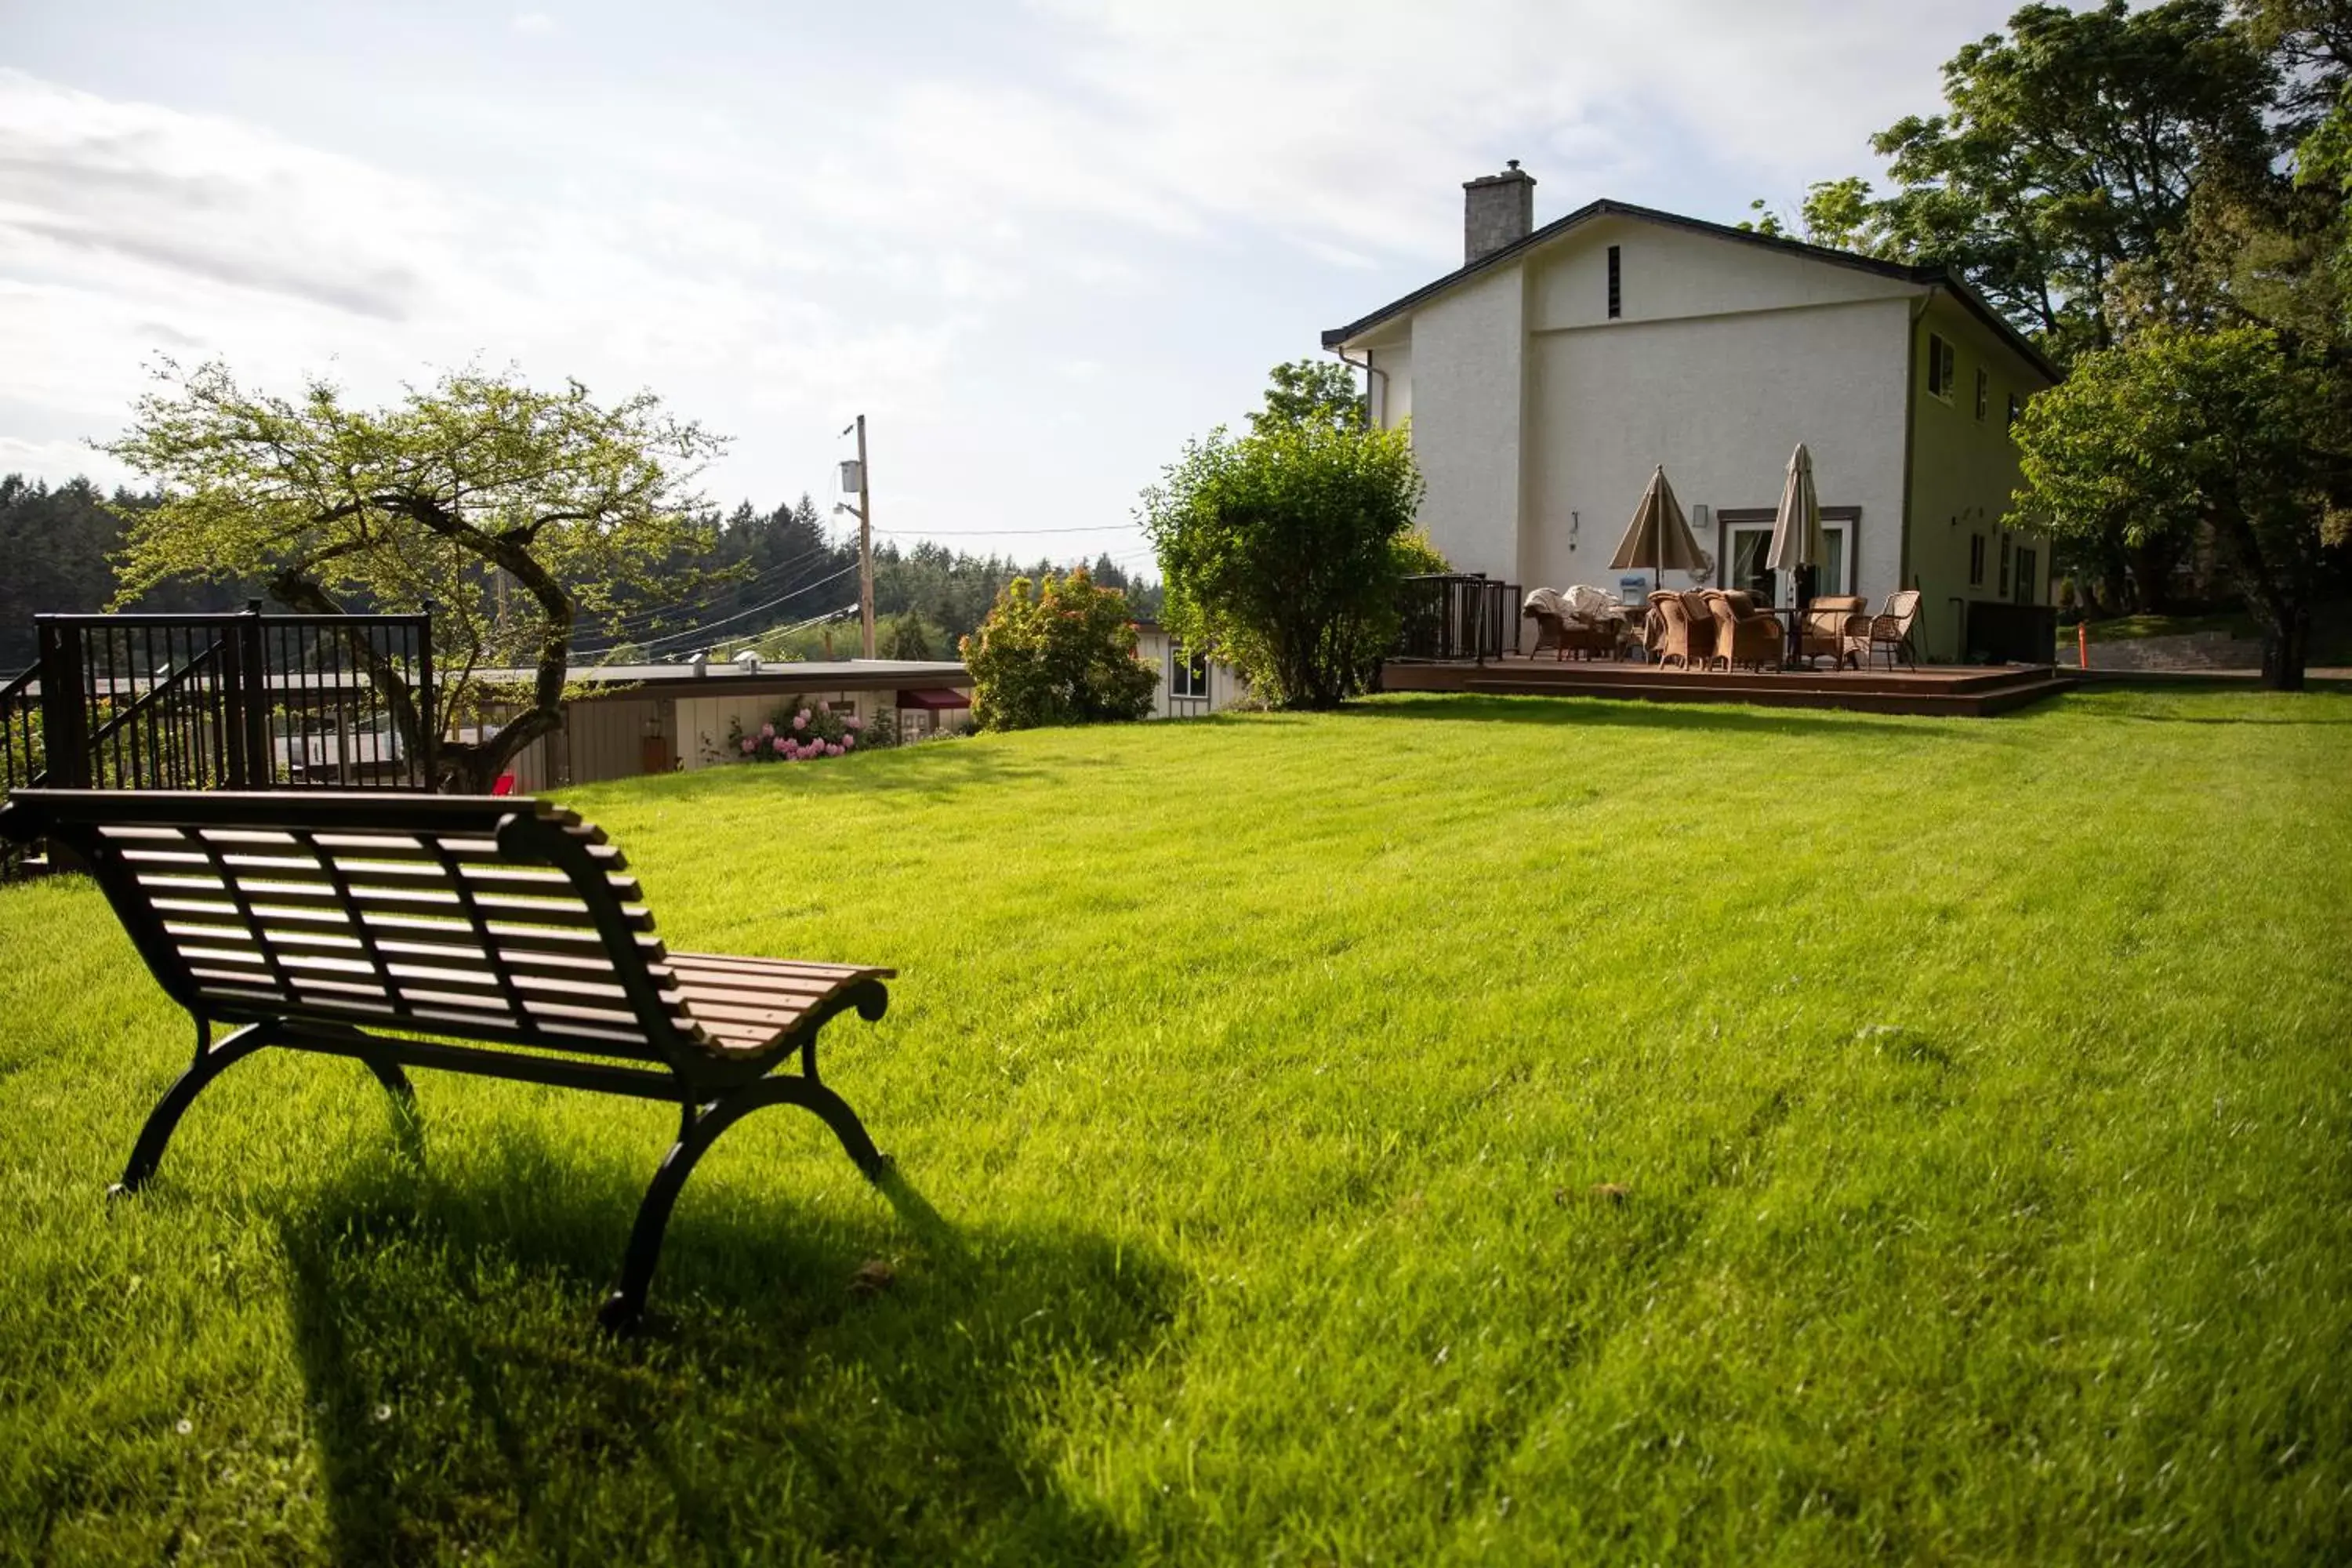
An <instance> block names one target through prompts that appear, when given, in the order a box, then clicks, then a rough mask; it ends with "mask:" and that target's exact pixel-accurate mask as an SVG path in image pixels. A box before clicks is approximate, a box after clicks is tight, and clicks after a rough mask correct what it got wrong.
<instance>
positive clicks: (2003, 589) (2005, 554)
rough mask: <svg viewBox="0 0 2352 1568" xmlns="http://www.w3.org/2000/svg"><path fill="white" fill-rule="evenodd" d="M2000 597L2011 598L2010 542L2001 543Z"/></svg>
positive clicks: (2004, 540)
mask: <svg viewBox="0 0 2352 1568" xmlns="http://www.w3.org/2000/svg"><path fill="white" fill-rule="evenodd" d="M2000 596H2001V597H2002V598H2004V599H2006V598H2008V597H2009V541H2008V540H2006V539H2003V540H2002V541H2001V542H2000Z"/></svg>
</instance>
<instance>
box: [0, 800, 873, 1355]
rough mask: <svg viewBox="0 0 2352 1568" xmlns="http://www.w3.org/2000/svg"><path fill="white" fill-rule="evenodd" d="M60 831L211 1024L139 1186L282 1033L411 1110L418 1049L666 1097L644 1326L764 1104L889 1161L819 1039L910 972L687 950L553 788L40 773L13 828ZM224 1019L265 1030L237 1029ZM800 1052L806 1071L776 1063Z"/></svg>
mask: <svg viewBox="0 0 2352 1568" xmlns="http://www.w3.org/2000/svg"><path fill="white" fill-rule="evenodd" d="M40 837H47V839H48V840H49V841H50V842H51V843H52V844H57V845H62V846H63V847H66V848H67V849H68V850H69V851H70V852H71V853H72V855H73V856H74V857H75V858H77V860H78V861H79V864H80V865H82V866H84V867H86V868H89V872H90V874H91V875H92V876H93V877H95V878H96V879H97V881H98V884H99V886H100V889H103V890H104V892H105V894H106V897H107V899H108V900H109V901H110V903H111V904H112V905H113V907H114V912H115V914H116V916H117V917H118V918H120V919H121V922H122V925H123V929H124V930H125V931H128V932H129V933H130V936H131V942H133V943H134V944H135V945H136V946H137V948H138V950H139V952H140V955H141V957H142V958H143V959H145V960H146V963H147V967H148V969H149V970H150V971H151V972H152V973H153V974H154V976H155V978H156V980H157V982H158V983H159V984H162V986H163V989H164V991H165V992H166V993H168V994H170V995H171V997H172V999H173V1001H174V1002H177V1003H178V1004H179V1005H182V1006H183V1007H185V1008H186V1009H187V1010H188V1012H189V1014H190V1015H191V1016H193V1017H194V1019H195V1024H196V1055H195V1060H194V1063H193V1064H192V1065H191V1066H190V1067H189V1068H188V1070H187V1071H186V1072H185V1073H184V1074H182V1075H181V1077H180V1079H179V1081H178V1082H176V1083H174V1084H173V1086H172V1087H171V1089H169V1090H168V1091H166V1093H165V1094H164V1096H163V1100H161V1101H160V1102H159V1103H158V1104H157V1105H156V1107H155V1109H154V1110H153V1112H152V1113H151V1114H150V1115H149V1117H148V1119H147V1124H146V1126H145V1127H144V1128H143V1129H142V1131H140V1134H139V1141H138V1143H137V1144H136V1145H135V1146H134V1147H133V1149H132V1151H131V1160H130V1163H129V1164H128V1165H127V1166H126V1167H125V1168H124V1170H123V1173H122V1180H121V1182H120V1183H119V1184H117V1185H116V1186H115V1188H114V1189H113V1191H114V1192H115V1193H117V1194H125V1193H131V1192H135V1191H136V1190H137V1189H138V1188H139V1187H140V1186H141V1185H142V1184H144V1183H145V1182H146V1181H147V1180H148V1178H149V1177H151V1176H152V1175H153V1174H154V1173H155V1168H156V1165H157V1164H158V1163H159V1162H160V1161H161V1160H162V1159H163V1150H164V1146H165V1145H166V1144H167V1143H169V1142H170V1141H171V1137H172V1131H173V1128H175V1127H176V1126H178V1124H179V1121H180V1118H181V1116H182V1115H183V1114H184V1113H185V1111H186V1110H187V1109H188V1106H189V1105H190V1103H191V1102H193V1101H194V1100H195V1098H196V1096H197V1095H198V1094H199V1093H201V1092H202V1091H203V1089H204V1088H205V1085H207V1084H209V1083H210V1082H211V1081H212V1080H213V1079H215V1078H217V1077H218V1076H220V1074H221V1073H222V1072H223V1071H224V1070H225V1069H226V1068H228V1067H230V1066H232V1065H233V1064H235V1063H236V1062H237V1061H239V1060H241V1059H243V1058H246V1057H248V1056H251V1055H252V1054H253V1053H254V1052H256V1051H258V1050H261V1049H264V1048H265V1047H273V1046H275V1047H284V1048H286V1049H289V1050H301V1051H319V1052H324V1053H326V1054H329V1055H332V1056H344V1057H352V1058H357V1059H358V1060H359V1061H361V1062H362V1063H363V1064H365V1065H366V1067H367V1068H368V1069H369V1070H370V1071H371V1072H373V1074H374V1075H375V1077H376V1078H377V1079H378V1080H380V1081H381V1082H382V1083H383V1086H384V1088H385V1089H389V1090H390V1091H391V1092H392V1093H393V1094H394V1095H395V1096H396V1097H398V1098H399V1099H400V1100H401V1101H402V1102H404V1105H413V1103H414V1090H413V1089H411V1087H410V1085H409V1082H408V1078H407V1075H406V1074H405V1073H404V1071H403V1070H402V1069H403V1068H411V1067H415V1068H443V1069H446V1070H449V1071H454V1072H465V1073H476V1074H480V1075H484V1076H488V1077H491V1078H503V1079H520V1080H522V1081H524V1082H528V1083H541V1084H551V1085H555V1086H557V1087H560V1088H565V1089H587V1090H590V1091H593V1092H595V1093H600V1094H617V1095H626V1096H631V1097H634V1098H636V1099H640V1100H663V1101H667V1102H669V1103H672V1104H675V1105H677V1107H678V1113H679V1122H678V1134H677V1142H675V1143H673V1144H672V1145H671V1146H670V1150H669V1152H668V1154H667V1156H666V1157H665V1158H664V1159H663V1160H662V1163H661V1165H660V1167H659V1169H657V1170H656V1172H655V1173H654V1178H653V1182H652V1184H651V1185H649V1186H648V1187H647V1188H646V1194H645V1198H644V1201H643V1202H642V1203H641V1204H640V1205H639V1206H638V1209H637V1217H636V1223H635V1227H634V1228H633V1229H632V1230H631V1232H630V1236H629V1244H628V1250H627V1252H626V1254H625V1256H624V1258H623V1262H622V1268H621V1278H620V1282H619V1284H618V1285H617V1286H616V1287H615V1288H614V1290H613V1292H612V1294H611V1296H610V1297H609V1298H608V1299H607V1300H605V1302H604V1307H603V1309H602V1310H601V1311H600V1312H599V1314H598V1316H599V1317H600V1319H601V1320H602V1321H603V1322H604V1325H605V1326H606V1327H607V1328H610V1329H613V1330H614V1331H623V1332H625V1331H630V1330H633V1329H635V1327H636V1326H637V1325H638V1323H639V1322H640V1321H641V1319H642V1317H643V1315H644V1311H645V1304H646V1291H647V1289H648V1288H649V1287H650V1286H651V1284H652V1281H653V1276H654V1269H655V1267H656V1264H657V1263H658V1262H659V1261H660V1258H661V1247H662V1237H663V1235H664V1232H665V1231H666V1229H667V1226H668V1224H669V1216H670V1211H671V1209H672V1208H673V1207H674V1206H675V1205H676V1204H677V1195H678V1193H679V1191H680V1190H681V1189H682V1188H683V1187H684V1186H685V1185H686V1181H687V1177H688V1175H689V1174H690V1173H692V1172H693V1170H694V1166H695V1163H696V1162H697V1161H698V1160H699V1159H701V1157H702V1155H703V1154H704V1152H706V1151H708V1150H709V1147H710V1146H711V1144H712V1143H713V1142H716V1141H717V1140H718V1138H719V1134H720V1133H722V1132H724V1131H726V1130H727V1129H728V1128H729V1127H730V1126H731V1125H732V1124H733V1123H734V1122H735V1121H738V1120H740V1118H742V1117H743V1116H745V1115H747V1114H749V1113H750V1112H751V1111H754V1110H760V1109H761V1108H762V1107H764V1106H770V1105H797V1106H800V1107H801V1108H803V1110H810V1111H813V1112H814V1113H815V1114H816V1115H817V1116H818V1117H819V1118H821V1119H822V1120H823V1121H824V1123H825V1125H826V1126H827V1127H829V1128H831V1129H832V1130H833V1132H834V1135H835V1137H837V1138H838V1139H839V1140H840V1141H841V1144H842V1147H843V1148H844V1149H845V1150H846V1151H847V1152H848V1153H849V1157H850V1158H851V1159H852V1160H853V1161H855V1162H856V1164H857V1167H858V1169H859V1170H860V1171H862V1172H864V1173H866V1176H867V1177H868V1178H869V1179H878V1178H879V1177H880V1175H881V1173H883V1172H884V1171H885V1170H886V1169H887V1159H886V1158H885V1156H884V1155H883V1154H882V1153H881V1152H879V1151H877V1149H876V1148H875V1147H874V1141H873V1140H872V1139H871V1138H869V1137H868V1136H867V1135H866V1128H865V1126H864V1124H863V1123H861V1122H860V1121H858V1119H857V1115H856V1112H855V1111H853V1110H850V1108H849V1105H848V1103H847V1102H846V1101H845V1100H843V1099H842V1098H841V1097H840V1096H839V1095H838V1094H835V1092H834V1091H833V1090H832V1089H830V1088H828V1087H827V1086H826V1085H825V1084H824V1082H822V1081H821V1080H820V1079H818V1077H817V1068H816V1038H817V1034H818V1032H819V1031H820V1030H821V1029H822V1028H823V1027H824V1025H825V1023H826V1021H827V1020H829V1019H831V1018H833V1017H834V1016H835V1015H837V1014H840V1013H842V1012H845V1011H847V1010H849V1009H852V1008H854V1009H856V1012H857V1014H858V1015H859V1016H861V1017H864V1018H866V1019H867V1020H868V1021H869V1022H870V1021H873V1020H877V1019H879V1018H880V1017H881V1016H882V1015H883V1012H884V1009H885V1008H886V1007H887V1005H888V1003H889V998H888V994H887V991H886V989H885V988H884V986H883V984H882V983H883V982H884V981H885V980H887V979H891V978H894V977H895V975H896V971H893V970H888V969H874V968H865V967H857V966H852V965H845V964H830V963H797V962H791V961H784V960H777V959H764V958H734V957H726V956H721V955H717V954H704V953H674V952H669V951H668V950H667V948H665V947H664V946H663V945H662V943H661V942H660V940H659V939H658V938H657V937H656V936H655V935H654V931H653V917H652V915H651V914H650V913H649V912H648V911H647V910H646V909H645V908H644V907H643V906H642V905H640V904H638V903H637V902H636V901H635V900H637V898H638V896H639V889H638V887H637V884H636V882H635V879H632V878H630V877H628V876H626V875H625V874H624V872H625V868H626V864H627V863H626V861H625V859H624V858H622V855H621V852H620V850H619V849H618V848H616V847H614V846H613V845H612V844H610V843H608V842H607V841H606V839H605V837H604V833H603V832H601V831H600V830H599V829H597V828H595V827H593V826H590V825H589V824H587V823H584V822H583V821H581V820H580V818H579V817H578V816H574V815H573V814H572V813H570V812H567V811H562V810H561V809H559V808H557V807H556V806H555V805H552V804H551V803H549V802H546V801H541V800H533V799H530V798H528V797H524V798H514V797H498V796H489V795H391V794H368V795H362V794H324V793H316V794H314V793H303V794H299V795H289V794H248V793H241V792H236V793H232V792H226V791H173V792H165V791H156V792H147V793H138V794H131V793H123V792H118V791H100V790H48V789H32V790H23V791H19V792H18V793H17V794H16V795H14V796H12V797H11V798H10V799H9V801H8V802H7V804H6V805H5V807H0V838H7V839H13V840H16V841H19V842H22V841H26V840H30V839H35V838H40ZM215 1024H222V1025H235V1026H238V1027H237V1028H236V1030H235V1032H234V1033H231V1034H229V1035H228V1036H226V1037H224V1038H222V1039H220V1040H218V1041H215V1040H214V1039H213V1037H212V1032H213V1026H214V1025H215ZM795 1056H797V1058H798V1062H799V1066H798V1070H796V1071H779V1070H777V1069H779V1068H783V1067H784V1066H785V1065H786V1064H787V1063H789V1062H791V1061H792V1060H793V1058H794V1057H795Z"/></svg>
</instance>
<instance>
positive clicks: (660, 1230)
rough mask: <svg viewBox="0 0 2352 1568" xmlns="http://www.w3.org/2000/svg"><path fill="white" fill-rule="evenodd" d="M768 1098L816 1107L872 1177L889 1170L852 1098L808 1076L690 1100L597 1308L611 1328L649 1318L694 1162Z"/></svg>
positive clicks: (768, 1101) (767, 1081)
mask: <svg viewBox="0 0 2352 1568" xmlns="http://www.w3.org/2000/svg"><path fill="white" fill-rule="evenodd" d="M770 1105H797V1106H800V1107H801V1108H802V1109H803V1110H812V1111H814V1112H815V1113H816V1114H817V1115H818V1116H819V1117H821V1118H823V1119H824V1124H825V1125H826V1126H828V1127H830V1128H832V1129H833V1133H834V1136H835V1137H836V1138H838V1139H840V1140H841V1146H842V1148H843V1149H845V1150H846V1151H847V1152H848V1154H849V1157H850V1158H851V1159H852V1160H854V1161H856V1164H857V1168H858V1170H859V1171H861V1172H863V1173H865V1175H866V1180H868V1181H877V1182H878V1181H880V1180H881V1179H882V1175H883V1173H884V1172H886V1171H887V1170H888V1169H889V1160H888V1157H887V1156H886V1155H885V1154H883V1152H881V1151H880V1150H878V1149H877V1148H875V1147H874V1140H873V1139H872V1138H870V1137H868V1136H867V1135H866V1125H865V1123H863V1122H861V1121H858V1120H857V1113H856V1111H854V1110H850V1109H849V1102H848V1101H847V1100H843V1099H842V1098H841V1096H839V1095H837V1094H835V1093H834V1092H833V1090H831V1089H827V1088H826V1087H825V1086H824V1085H823V1084H821V1083H817V1082H814V1081H813V1080H811V1079H806V1078H801V1077H797V1076H789V1075H788V1076H785V1077H781V1078H772V1079H761V1081H760V1082H758V1083H755V1084H752V1085H751V1086H750V1087H749V1088H746V1089H738V1090H736V1091H735V1092H734V1093H733V1094H730V1095H729V1096H728V1097H727V1098H726V1099H724V1100H713V1101H712V1102H711V1103H710V1104H709V1105H706V1106H703V1107H701V1108H700V1109H699V1110H697V1109H695V1108H693V1107H688V1110H687V1111H686V1114H685V1117H684V1119H683V1124H682V1125H681V1126H680V1127H679V1129H678V1135H677V1142H675V1143H673V1144H671V1145H670V1150H669V1152H668V1153H667V1154H666V1155H664V1156H663V1158H662V1163H661V1168H660V1169H659V1170H657V1171H656V1172H655V1173H654V1179H653V1184H652V1185H650V1186H648V1187H647V1188H646V1195H645V1200H644V1201H643V1202H642V1203H640V1204H639V1205H637V1220H636V1224H635V1226H631V1227H630V1230H629V1250H628V1252H627V1253H626V1254H625V1255H624V1257H623V1258H622V1260H621V1282H620V1284H619V1285H617V1286H615V1287H614V1290H613V1293H612V1294H611V1295H610V1296H608V1297H606V1298H605V1299H604V1306H603V1307H602V1308H600V1309H598V1310H597V1313H596V1319H597V1321H599V1322H601V1323H603V1324H604V1327H605V1328H606V1329H608V1330H610V1331H613V1332H614V1333H623V1334H625V1333H627V1332H629V1331H632V1330H634V1329H635V1327H636V1326H637V1324H638V1322H639V1321H640V1320H642V1319H643V1318H644V1316H645V1310H646V1293H647V1292H648V1291H649V1290H650V1289H652V1288H653V1282H654V1269H655V1268H656V1267H657V1266H658V1265H659V1264H660V1262H661V1249H662V1238H663V1237H664V1235H665V1234H666V1233H667V1231H668V1228H669V1215H670V1211H671V1210H672V1209H673V1208H676V1207H677V1194H679V1193H680V1192H682V1191H684V1190H685V1187H686V1179H687V1177H688V1176H690V1175H692V1174H693V1173H694V1166H695V1162H697V1161H698V1160H700V1159H701V1158H702V1156H703V1154H704V1153H705V1152H707V1151H708V1150H709V1148H710V1146H711V1145H712V1144H713V1143H716V1142H719V1134H720V1133H722V1132H724V1131H727V1129H728V1128H730V1127H731V1126H733V1125H734V1124H735V1123H736V1121H739V1120H740V1119H741V1118H743V1117H745V1116H748V1115H750V1114H751V1112H752V1111H754V1110H761V1109H762V1108H763V1107H766V1106H770Z"/></svg>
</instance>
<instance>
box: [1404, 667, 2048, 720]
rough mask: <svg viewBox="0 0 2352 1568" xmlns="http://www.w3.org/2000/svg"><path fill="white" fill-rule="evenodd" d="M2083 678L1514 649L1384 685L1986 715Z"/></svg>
mask: <svg viewBox="0 0 2352 1568" xmlns="http://www.w3.org/2000/svg"><path fill="white" fill-rule="evenodd" d="M2073 685H2074V679H2073V677H2072V676H2071V675H2070V674H2068V673H2067V672H2066V671H2064V670H2061V669H2055V668H2048V667H2042V666H2032V665H2005V666H2000V667H1996V668H1975V667H1972V666H1969V667H1963V666H1927V665H1923V666H1921V667H1920V668H1918V669H1917V670H1916V671H1915V670H1892V671H1890V670H1885V669H1873V670H1852V669H1843V670H1832V669H1818V670H1804V669H1792V670H1771V671H1765V672H1761V673H1759V672H1755V671H1750V670H1738V671H1724V670H1713V671H1709V670H1682V669H1662V668H1659V667H1657V666H1656V665H1654V664H1653V665H1643V664H1632V663H1624V664H1618V663H1612V662H1610V661H1608V660H1605V659H1594V660H1580V659H1570V660H1565V661H1555V660H1554V659H1552V658H1550V657H1549V656H1546V657H1544V658H1521V657H1519V656H1518V655H1516V654H1514V655H1510V656H1508V657H1507V658H1503V659H1501V660H1500V661H1496V660H1489V661H1487V662H1486V663H1485V664H1468V663H1418V662H1410V661H1404V660H1391V661H1390V662H1389V663H1388V664H1386V665H1383V666H1382V667H1381V689H1382V690H1384V691H1466V692H1475V693H1480V694H1484V695H1486V696H1513V697H1614V698H1621V699H1630V700H1635V701H1642V702H1744V703H1749V704H1752V705H1754V706H1757V707H1760V708H1840V709H1845V710H1850V711H1853V712H1857V713H1907V714H1914V715H1918V716H1921V717H1928V718H1968V719H1984V718H1990V717H1992V716H1993V715H1995V714H2000V713H2007V712H2010V711H2011V710H2015V709H2019V708H2022V707H2024V706H2025V705H2026V704H2027V703H2030V702H2038V701H2040V700H2042V698H2044V697H2049V696H2053V695H2054V694H2055V693H2058V692H2061V691H2064V690H2066V689H2069V688H2071V687H2072V686H2073Z"/></svg>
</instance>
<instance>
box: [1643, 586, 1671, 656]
mask: <svg viewBox="0 0 2352 1568" xmlns="http://www.w3.org/2000/svg"><path fill="white" fill-rule="evenodd" d="M1675 597H1676V595H1673V594H1668V593H1653V594H1652V595H1650V597H1649V601H1648V603H1647V604H1646V605H1644V606H1643V611H1642V652H1643V655H1644V656H1646V657H1647V658H1654V659H1656V660H1657V661H1658V662H1659V663H1660V664H1664V662H1665V661H1666V612H1665V602H1666V601H1667V600H1668V599H1672V598H1675Z"/></svg>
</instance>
